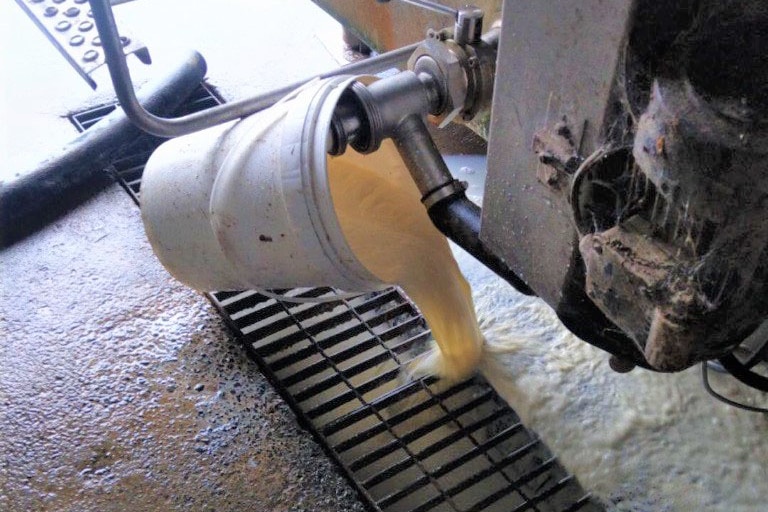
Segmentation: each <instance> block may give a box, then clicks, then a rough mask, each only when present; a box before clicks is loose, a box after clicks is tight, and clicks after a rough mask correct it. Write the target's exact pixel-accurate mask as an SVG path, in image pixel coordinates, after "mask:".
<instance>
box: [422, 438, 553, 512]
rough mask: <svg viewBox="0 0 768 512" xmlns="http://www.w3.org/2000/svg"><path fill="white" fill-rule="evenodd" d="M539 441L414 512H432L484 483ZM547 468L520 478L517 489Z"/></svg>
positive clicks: (519, 450)
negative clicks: (444, 502) (449, 500)
mask: <svg viewBox="0 0 768 512" xmlns="http://www.w3.org/2000/svg"><path fill="white" fill-rule="evenodd" d="M538 444H539V442H538V440H533V441H531V442H530V443H528V444H527V445H525V446H523V447H521V448H519V449H517V450H515V451H514V452H512V453H510V454H509V455H507V456H506V457H504V459H502V460H501V461H500V462H499V463H498V465H497V466H491V467H489V468H486V469H484V470H483V471H480V472H479V473H476V474H474V475H472V476H471V477H469V478H468V479H466V480H464V481H463V482H460V483H458V484H456V485H454V486H453V487H451V488H450V489H446V491H445V495H442V496H436V497H435V498H432V499H431V500H428V501H426V502H425V503H422V504H421V505H420V506H419V507H417V508H415V509H413V510H412V512H426V511H427V510H430V509H431V508H434V507H436V506H437V505H439V504H440V503H442V502H443V501H445V499H446V497H450V498H452V497H454V496H457V495H458V494H460V493H462V492H464V491H466V490H467V489H469V488H470V487H472V486H474V485H476V484H478V483H480V482H482V481H483V480H485V479H486V478H488V477H489V476H491V475H493V474H494V473H497V472H498V471H500V470H501V469H503V468H504V467H506V466H508V465H510V464H512V463H513V462H515V461H517V460H518V459H519V458H520V457H522V456H524V455H526V454H527V453H528V452H530V451H531V450H532V449H533V448H535V447H536V445H538ZM546 469H547V468H542V467H541V466H540V467H537V468H536V469H534V470H533V471H531V472H529V473H526V474H525V475H523V476H522V477H520V478H518V479H517V480H515V482H514V486H515V487H519V486H521V485H523V484H524V483H526V482H529V481H531V480H533V479H534V478H536V477H537V476H539V475H540V474H543V473H545V472H546Z"/></svg>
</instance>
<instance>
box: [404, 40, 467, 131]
mask: <svg viewBox="0 0 768 512" xmlns="http://www.w3.org/2000/svg"><path fill="white" fill-rule="evenodd" d="M467 65H468V64H467V56H466V54H465V53H464V51H463V50H462V48H461V47H460V46H459V45H457V44H456V43H454V42H452V41H450V40H448V41H444V42H443V41H440V40H437V39H427V40H426V41H424V42H423V43H422V44H421V45H420V46H419V47H418V48H417V49H416V51H415V52H414V53H413V55H411V58H410V59H408V69H411V70H413V71H414V72H415V73H416V74H420V73H428V74H429V75H431V76H432V78H433V79H434V81H435V83H436V84H437V85H438V90H439V91H440V95H441V98H442V99H443V101H442V102H441V105H442V109H441V112H438V113H436V115H437V117H438V120H439V121H440V127H443V126H445V125H447V124H448V123H450V122H451V121H452V120H453V119H454V118H455V117H456V116H457V115H459V114H460V113H461V112H462V110H464V109H465V106H466V102H467V86H468V78H467V74H466V72H465V66H467Z"/></svg>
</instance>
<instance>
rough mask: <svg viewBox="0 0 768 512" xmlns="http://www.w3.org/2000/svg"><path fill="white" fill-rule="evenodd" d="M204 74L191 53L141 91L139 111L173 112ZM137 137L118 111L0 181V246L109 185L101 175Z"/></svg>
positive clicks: (203, 66) (203, 67) (197, 57)
mask: <svg viewBox="0 0 768 512" xmlns="http://www.w3.org/2000/svg"><path fill="white" fill-rule="evenodd" d="M205 72H206V64H205V59H203V57H202V55H200V54H199V53H197V52H191V53H190V55H189V56H188V57H186V58H185V59H183V61H181V62H179V64H178V66H176V67H175V68H173V69H171V70H170V72H169V73H168V74H164V75H163V77H162V78H158V79H156V80H153V81H151V82H149V83H147V85H146V86H145V87H142V90H141V93H140V97H141V98H142V103H143V105H144V107H145V108H147V109H148V110H150V111H152V112H155V113H157V114H163V115H168V114H171V113H173V112H174V111H175V110H176V109H177V108H178V107H179V106H180V105H181V104H182V103H183V102H184V100H186V99H187V97H189V95H190V94H191V93H192V92H193V91H194V90H195V89H196V88H197V87H198V85H199V84H200V82H201V81H202V79H203V77H204V76H205ZM142 134H143V132H142V131H141V130H140V129H138V128H137V127H136V126H134V124H133V123H132V122H131V121H130V120H129V119H128V118H127V117H126V115H125V113H124V112H123V110H122V109H119V108H118V109H116V110H115V111H114V112H113V113H112V114H110V115H108V116H107V117H105V118H104V119H102V120H101V121H99V122H98V123H96V124H95V125H94V126H93V127H92V128H90V129H89V130H88V131H86V132H83V133H82V134H80V135H79V136H78V137H77V138H75V139H74V140H73V141H72V142H70V143H68V144H66V145H65V146H64V147H62V148H61V149H59V150H58V151H56V152H55V153H53V154H51V155H50V156H49V157H48V158H46V159H45V160H44V161H43V162H42V163H40V164H39V165H38V167H37V168H36V169H34V170H33V171H30V172H27V173H22V176H21V177H20V178H18V179H16V180H13V181H9V182H0V248H5V247H8V246H10V245H12V244H14V243H16V242H17V241H19V240H21V239H23V238H25V237H26V236H28V235H30V234H32V233H34V232H35V231H37V230H39V229H40V228H42V227H43V226H45V225H47V224H49V223H50V222H52V221H53V220H55V219H57V218H59V217H60V216H61V215H62V214H64V213H65V212H67V211H69V210H71V209H72V208H74V207H75V206H77V205H78V204H80V203H82V202H83V201H85V200H86V199H88V198H90V197H92V196H93V195H94V194H96V193H97V192H98V191H100V190H102V189H103V188H104V187H106V186H107V185H109V184H110V183H113V180H112V179H111V178H110V177H109V175H108V174H107V173H105V172H102V171H103V170H104V169H105V168H106V167H107V166H108V165H109V164H110V163H111V162H112V160H113V158H114V157H115V156H116V155H117V154H119V153H120V151H121V150H122V149H123V148H125V147H126V146H127V145H129V144H131V143H132V142H134V141H135V140H136V139H137V138H138V137H139V136H141V135H142Z"/></svg>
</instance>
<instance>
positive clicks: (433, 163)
mask: <svg viewBox="0 0 768 512" xmlns="http://www.w3.org/2000/svg"><path fill="white" fill-rule="evenodd" d="M392 138H393V140H394V142H395V146H396V147H397V150H398V152H399V153H400V156H401V157H402V159H403V161H404V162H405V165H406V166H407V167H408V170H409V171H411V177H413V181H414V182H416V186H417V187H418V189H419V192H421V195H422V201H428V200H429V197H430V196H431V195H432V194H434V193H435V192H437V191H438V190H440V189H442V188H444V187H446V186H447V185H450V184H451V183H453V181H454V179H453V176H452V175H451V171H449V170H448V166H446V165H445V161H444V160H443V157H442V156H440V151H439V150H438V149H437V146H436V145H435V141H433V140H432V137H431V136H430V135H429V131H428V130H427V126H426V125H425V124H424V121H422V119H421V117H420V116H419V115H412V116H409V117H407V118H406V119H404V120H403V121H402V122H401V123H400V125H399V126H398V127H397V128H396V130H395V132H394V134H393V137H392Z"/></svg>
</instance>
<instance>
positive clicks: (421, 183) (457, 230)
mask: <svg viewBox="0 0 768 512" xmlns="http://www.w3.org/2000/svg"><path fill="white" fill-rule="evenodd" d="M393 140H394V142H395V146H396V147H397V150H398V152H399V153H400V156H401V157H402V158H403V161H404V162H405V164H406V166H407V167H408V170H410V171H411V176H412V177H413V180H414V181H415V182H416V186H417V187H418V188H419V191H420V192H421V194H422V201H423V202H424V203H425V206H427V209H428V212H429V217H430V219H432V222H433V223H434V225H435V226H436V227H437V229H439V230H440V231H441V232H442V233H443V234H444V235H446V236H447V237H448V238H450V239H451V240H453V241H454V242H455V243H456V244H458V245H459V246H460V247H461V248H462V249H464V250H466V251H467V252H468V253H470V254H471V255H472V256H474V257H475V258H476V259H477V260H478V261H480V262H481V263H482V264H484V265H485V266H486V267H488V268H489V269H491V270H492V271H493V272H495V273H496V274H497V275H499V276H500V277H502V278H503V279H504V280H506V281H507V282H508V283H509V284H511V285H512V286H514V287H515V288H516V289H517V290H518V291H519V292H520V293H523V294H525V295H534V292H533V290H531V289H530V288H529V287H528V285H527V284H526V283H525V281H523V280H522V279H521V278H520V277H519V276H517V275H516V274H515V273H514V271H513V270H512V269H511V268H509V266H508V265H507V264H506V263H504V261H503V260H501V259H500V258H499V257H498V256H496V255H495V254H493V253H492V252H491V251H489V250H488V248H487V247H485V245H484V244H483V243H482V242H481V241H480V236H479V235H480V218H481V213H482V210H481V209H480V207H479V206H477V205H476V204H475V203H473V202H472V201H470V200H469V199H467V196H466V195H465V194H464V189H463V187H460V186H457V181H456V180H454V179H453V176H452V175H451V171H450V170H449V169H448V166H447V165H445V161H444V160H443V157H442V156H441V155H440V152H439V150H438V149H437V146H436V145H435V142H434V141H433V140H432V137H431V136H430V135H429V131H428V130H427V127H426V125H425V124H424V121H422V119H421V117H419V116H417V115H413V116H410V117H408V118H406V119H405V120H403V122H402V123H401V124H400V126H399V127H398V128H397V130H396V132H395V134H394V137H393Z"/></svg>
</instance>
